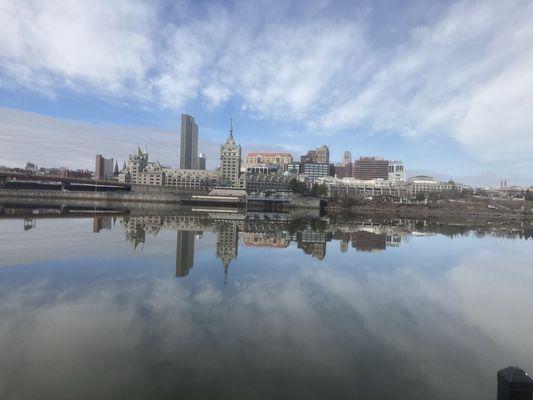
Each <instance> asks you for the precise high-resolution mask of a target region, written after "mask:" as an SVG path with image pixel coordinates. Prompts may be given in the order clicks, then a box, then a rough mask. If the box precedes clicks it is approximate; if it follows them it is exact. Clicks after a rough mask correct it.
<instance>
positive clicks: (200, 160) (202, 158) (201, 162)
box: [198, 153, 206, 171]
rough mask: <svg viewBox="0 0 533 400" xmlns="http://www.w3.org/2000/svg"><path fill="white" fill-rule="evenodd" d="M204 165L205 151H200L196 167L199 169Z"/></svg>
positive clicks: (202, 168)
mask: <svg viewBox="0 0 533 400" xmlns="http://www.w3.org/2000/svg"><path fill="white" fill-rule="evenodd" d="M205 165H206V159H205V153H200V154H199V155H198V169H199V170H202V171H203V170H205Z"/></svg>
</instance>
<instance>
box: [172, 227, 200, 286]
mask: <svg viewBox="0 0 533 400" xmlns="http://www.w3.org/2000/svg"><path fill="white" fill-rule="evenodd" d="M195 235H196V232H189V231H178V233H177V239H176V241H177V243H176V277H178V278H181V277H184V276H186V275H188V274H189V270H190V269H191V268H192V266H193V263H194V236H195Z"/></svg>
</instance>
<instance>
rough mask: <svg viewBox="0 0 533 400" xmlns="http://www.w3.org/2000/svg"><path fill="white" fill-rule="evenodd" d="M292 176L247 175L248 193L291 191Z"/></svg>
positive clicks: (246, 186)
mask: <svg viewBox="0 0 533 400" xmlns="http://www.w3.org/2000/svg"><path fill="white" fill-rule="evenodd" d="M292 179H293V177H292V176H290V175H268V174H246V180H245V182H246V183H245V188H246V192H247V193H262V192H288V191H290V190H291V180H292Z"/></svg>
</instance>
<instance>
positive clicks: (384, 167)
mask: <svg viewBox="0 0 533 400" xmlns="http://www.w3.org/2000/svg"><path fill="white" fill-rule="evenodd" d="M353 176H354V178H355V179H360V180H372V179H389V162H388V161H387V160H384V159H383V158H381V157H361V158H359V159H358V160H357V161H355V163H354V166H353Z"/></svg>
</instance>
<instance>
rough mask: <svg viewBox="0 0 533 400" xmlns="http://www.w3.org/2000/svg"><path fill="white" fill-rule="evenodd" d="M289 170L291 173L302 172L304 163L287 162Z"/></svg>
mask: <svg viewBox="0 0 533 400" xmlns="http://www.w3.org/2000/svg"><path fill="white" fill-rule="evenodd" d="M287 172H289V173H291V174H300V173H301V172H302V164H301V162H299V161H295V162H292V163H290V164H287Z"/></svg>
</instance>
